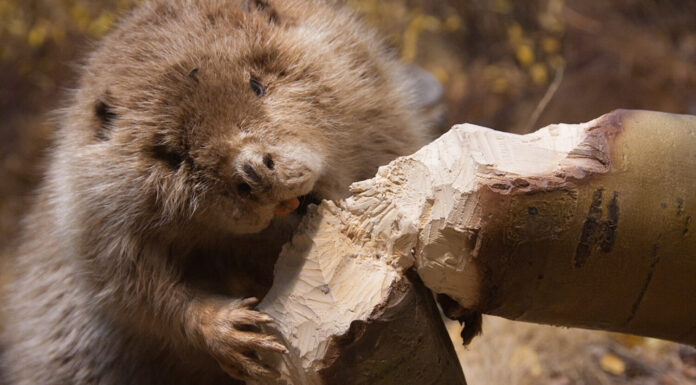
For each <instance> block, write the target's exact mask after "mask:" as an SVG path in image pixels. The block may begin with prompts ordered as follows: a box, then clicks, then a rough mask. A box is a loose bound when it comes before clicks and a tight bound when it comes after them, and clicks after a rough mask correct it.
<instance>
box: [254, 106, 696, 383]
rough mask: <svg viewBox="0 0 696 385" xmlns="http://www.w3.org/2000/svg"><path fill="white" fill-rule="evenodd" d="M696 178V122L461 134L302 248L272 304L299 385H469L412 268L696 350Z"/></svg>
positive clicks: (470, 299)
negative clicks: (410, 274) (695, 224)
mask: <svg viewBox="0 0 696 385" xmlns="http://www.w3.org/2000/svg"><path fill="white" fill-rule="evenodd" d="M695 178H696V117H692V116H679V115H670V114H663V113H654V112H645V111H616V112H613V113H611V114H608V115H605V116H603V117H601V118H599V119H596V120H594V121H592V122H589V123H585V124H579V125H563V124H559V125H553V126H549V127H546V128H544V129H541V130H539V131H537V132H535V133H533V134H529V135H522V136H520V135H513V134H506V133H501V132H496V131H493V130H490V129H486V128H483V127H477V126H473V125H461V126H457V127H455V128H453V129H452V130H450V132H448V133H447V134H445V135H444V136H443V137H442V138H440V139H439V140H437V141H436V142H434V143H432V144H431V145H429V146H426V147H424V148H423V149H421V150H420V151H418V152H417V153H416V154H414V155H412V156H408V157H403V158H399V159H397V160H395V161H394V162H392V163H391V164H390V165H388V166H385V167H382V168H381V169H380V171H379V172H378V174H377V176H376V177H375V178H373V179H371V180H368V181H364V182H359V183H356V184H354V185H353V186H352V193H353V196H352V197H350V198H348V199H346V200H345V201H341V202H336V203H332V202H323V203H322V204H321V206H320V207H319V208H318V209H316V211H315V212H314V213H313V214H312V215H310V216H309V217H308V218H306V220H305V222H304V225H303V227H302V229H301V230H300V231H299V232H298V234H297V236H296V237H295V239H294V240H293V242H292V244H291V245H289V246H287V247H286V248H285V249H284V252H283V254H282V255H281V257H280V261H279V262H278V265H277V268H276V277H275V278H276V283H275V286H274V288H273V289H272V290H271V293H270V294H269V295H268V296H267V297H266V298H265V299H264V301H263V302H262V304H261V308H262V310H264V311H266V312H268V313H269V314H270V315H272V316H274V317H275V318H276V319H277V320H278V325H277V331H278V333H279V334H280V335H281V336H282V338H283V339H284V341H285V342H286V343H287V344H288V346H289V347H290V350H291V353H290V354H288V355H287V356H286V357H285V358H284V362H283V364H282V365H281V366H282V370H283V374H284V381H286V383H295V384H333V383H341V384H352V383H366V384H367V383H384V384H392V383H393V384H411V383H413V384H416V383H417V384H436V383H447V384H456V383H463V382H464V380H463V377H462V376H461V374H460V373H461V371H460V368H459V367H458V364H456V358H455V357H454V355H453V352H452V348H451V345H449V343H448V341H446V340H445V339H446V337H445V336H444V332H443V331H442V325H441V323H440V322H439V321H438V320H437V319H435V318H436V317H435V316H436V312H435V310H434V308H433V305H432V301H431V298H430V296H429V295H427V294H424V292H423V291H422V290H421V289H420V288H419V284H418V283H417V280H415V279H412V278H405V275H404V274H405V272H406V271H408V270H409V269H411V268H413V269H415V270H416V271H417V274H418V276H419V277H420V279H421V280H422V281H423V283H424V284H425V286H427V287H428V288H429V289H431V290H432V291H433V292H435V293H441V294H446V295H447V296H449V297H451V298H452V299H454V300H455V301H456V302H458V303H459V304H460V305H461V306H462V307H464V308H466V309H470V310H474V311H478V312H483V313H488V314H494V315H499V316H503V317H506V318H510V319H515V320H522V321H530V322H538V323H546V324H553V325H563V326H576V327H585V328H592V329H605V330H613V331H619V332H626V333H634V334H640V335H647V336H653V337H659V338H665V339H670V340H673V341H678V342H684V343H690V344H696V300H695V299H694V298H693V296H694V294H696V238H695V237H694V236H693V235H692V234H691V233H692V229H691V227H692V217H693V216H694V214H696V188H694V187H696V186H695V182H694V179H695ZM404 304H407V305H404ZM435 367H437V370H433V368H435ZM401 371H404V373H408V374H407V375H404V376H401V375H402V374H403V373H402V372H401ZM407 371H408V372H407ZM441 371H442V372H443V373H442V374H440V372H441ZM435 373H437V374H438V375H442V376H444V377H440V378H439V379H437V380H434V378H436V375H435ZM419 374H422V376H420V377H418V375H419ZM409 381H411V382H409Z"/></svg>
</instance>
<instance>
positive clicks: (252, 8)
mask: <svg viewBox="0 0 696 385" xmlns="http://www.w3.org/2000/svg"><path fill="white" fill-rule="evenodd" d="M244 9H245V10H246V11H247V12H253V13H255V12H258V13H262V14H264V15H266V17H268V22H269V23H271V24H278V12H277V11H276V9H275V7H273V6H272V5H271V3H270V2H268V1H266V0H244Z"/></svg>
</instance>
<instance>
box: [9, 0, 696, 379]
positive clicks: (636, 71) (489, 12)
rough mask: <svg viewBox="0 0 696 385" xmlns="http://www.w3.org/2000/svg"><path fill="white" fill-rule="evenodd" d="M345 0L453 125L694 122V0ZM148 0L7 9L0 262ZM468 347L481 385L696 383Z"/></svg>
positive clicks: (668, 351) (564, 348)
mask: <svg viewBox="0 0 696 385" xmlns="http://www.w3.org/2000/svg"><path fill="white" fill-rule="evenodd" d="M345 1H346V2H347V3H348V4H349V6H351V7H353V8H355V9H356V10H358V12H360V13H361V14H363V15H364V17H365V18H366V19H367V20H368V21H369V22H370V23H371V24H373V25H374V26H375V27H376V28H378V29H380V30H381V31H382V32H383V33H384V35H385V36H386V37H387V39H388V41H389V43H390V44H391V45H392V46H393V47H394V48H395V49H397V50H398V52H400V54H401V56H402V57H403V59H404V60H406V61H409V62H414V63H418V64H419V65H421V66H422V67H424V68H426V69H427V70H429V71H430V72H432V73H433V74H434V75H435V77H436V78H437V79H438V80H439V81H440V82H441V83H442V84H443V85H444V86H445V92H446V102H447V105H448V107H449V120H450V123H451V124H454V123H464V122H470V123H475V124H479V125H483V126H487V127H492V128H496V129H499V130H504V131H510V132H516V133H526V132H530V131H533V130H534V129H536V128H539V127H542V126H544V125H547V124H550V123H558V122H565V123H578V122H584V121H588V120H591V119H593V118H595V117H598V116H600V115H602V114H604V113H606V112H609V111H611V110H613V109H616V108H639V109H651V110H658V111H666V112H674V113H686V114H694V115H696V0H525V1H519V0H518V1H513V0H460V1H455V0H448V1H426V0H379V1H378V0H345ZM137 2H138V0H0V258H1V259H0V260H6V255H7V253H8V250H9V248H10V247H11V245H12V242H13V241H14V240H15V239H16V237H17V234H18V229H19V224H18V223H19V221H20V218H21V215H22V213H23V212H24V211H25V210H26V205H27V201H28V200H29V198H30V194H31V191H32V189H33V188H34V187H35V186H36V184H37V182H38V181H39V180H40V175H41V169H42V166H41V165H42V161H43V154H44V153H45V150H46V148H47V147H48V146H49V145H50V138H51V133H52V132H53V131H54V129H55V124H54V122H52V121H51V114H50V111H52V110H54V109H56V108H58V107H60V106H61V102H62V100H64V95H65V94H66V90H67V89H69V88H70V87H74V86H75V84H76V74H77V73H79V68H80V60H81V58H83V57H84V55H85V53H86V52H88V51H89V50H90V47H93V46H94V44H96V43H97V42H98V40H99V37H100V36H102V35H103V34H104V33H106V32H107V31H108V30H109V28H110V26H111V25H112V24H113V22H114V21H115V20H117V18H118V16H119V15H120V14H122V13H123V12H127V10H128V9H130V8H131V7H132V6H133V5H135V4H136V3H137ZM449 326H450V329H451V335H452V336H453V338H455V339H456V337H455V336H456V335H457V334H458V330H457V325H456V324H450V325H449ZM457 350H458V353H459V354H460V357H461V359H462V363H463V366H464V369H465V372H466V374H467V378H468V379H469V382H470V383H471V384H472V385H481V384H490V385H498V384H501V385H503V384H521V385H525V384H543V385H570V384H646V385H647V384H651V385H652V384H661V385H677V384H687V385H688V384H696V350H695V349H693V348H690V347H685V346H678V345H676V344H672V343H667V342H663V341H659V340H654V339H646V338H638V337H632V336H623V335H616V334H609V333H603V332H591V331H584V330H573V329H561V328H553V327H546V326H538V325H529V324H522V323H513V322H510V321H506V320H502V319H498V318H487V319H485V323H484V335H483V337H480V338H478V339H476V340H475V341H474V343H473V344H472V345H470V346H469V347H468V348H464V347H462V346H460V344H457Z"/></svg>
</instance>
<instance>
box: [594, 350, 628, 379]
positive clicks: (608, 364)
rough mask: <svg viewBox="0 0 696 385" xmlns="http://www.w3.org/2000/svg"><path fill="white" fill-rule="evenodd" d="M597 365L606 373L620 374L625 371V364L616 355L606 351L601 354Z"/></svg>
mask: <svg viewBox="0 0 696 385" xmlns="http://www.w3.org/2000/svg"><path fill="white" fill-rule="evenodd" d="M599 366H601V367H602V370H604V371H605V372H607V373H611V374H613V375H615V376H620V375H622V374H624V372H626V364H625V363H624V362H623V361H622V360H621V359H620V358H619V357H617V356H615V355H613V354H611V353H607V354H605V355H604V356H602V359H601V361H600V362H599Z"/></svg>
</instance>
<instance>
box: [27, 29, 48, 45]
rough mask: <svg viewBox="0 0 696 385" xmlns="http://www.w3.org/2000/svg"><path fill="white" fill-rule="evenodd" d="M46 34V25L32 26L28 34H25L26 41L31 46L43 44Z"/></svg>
mask: <svg viewBox="0 0 696 385" xmlns="http://www.w3.org/2000/svg"><path fill="white" fill-rule="evenodd" d="M47 34H48V30H47V29H46V26H44V25H37V26H34V27H33V28H32V29H31V30H30V31H29V35H28V36H27V43H29V46H30V47H32V48H39V47H41V46H42V45H43V44H44V42H46V35H47Z"/></svg>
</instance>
